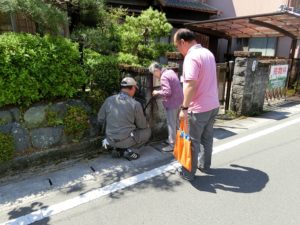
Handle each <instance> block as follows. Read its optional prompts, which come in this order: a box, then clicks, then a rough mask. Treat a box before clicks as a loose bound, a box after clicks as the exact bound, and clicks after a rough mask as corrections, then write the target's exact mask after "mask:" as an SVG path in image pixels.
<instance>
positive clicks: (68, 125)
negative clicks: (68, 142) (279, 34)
mask: <svg viewBox="0 0 300 225" xmlns="http://www.w3.org/2000/svg"><path fill="white" fill-rule="evenodd" d="M63 123H64V129H65V132H66V134H67V135H69V136H73V137H74V138H75V139H77V140H78V139H81V138H82V137H83V134H84V132H85V131H86V130H87V129H88V128H89V117H88V114H87V112H86V111H85V110H84V109H83V108H81V107H78V106H70V107H69V108H68V111H67V114H66V117H65V118H64V122H63Z"/></svg>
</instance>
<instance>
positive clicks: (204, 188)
mask: <svg viewBox="0 0 300 225" xmlns="http://www.w3.org/2000/svg"><path fill="white" fill-rule="evenodd" d="M299 118H300V115H299V114H298V115H296V116H293V117H291V118H288V119H283V120H280V121H275V122H273V123H272V124H269V125H267V126H266V127H261V128H259V130H257V129H255V130H251V131H249V132H245V133H243V134H241V135H236V136H234V137H231V138H228V139H226V140H224V141H220V142H217V145H216V146H218V145H224V144H226V143H237V142H239V140H243V138H244V139H245V137H247V136H249V135H254V134H257V133H258V132H263V130H266V129H268V130H270V128H271V130H272V129H273V128H274V127H276V126H278V125H281V124H286V123H291V124H292V123H293V121H296V120H298V122H297V123H295V124H293V125H289V126H286V127H284V128H280V129H278V130H276V131H274V132H272V133H270V132H269V134H266V135H262V136H261V137H256V138H253V139H252V140H248V141H244V142H243V141H242V142H240V144H239V145H237V146H235V147H232V148H230V149H228V150H226V151H222V152H219V153H217V154H215V155H214V156H213V169H212V171H211V173H210V174H203V173H200V172H198V173H197V177H196V179H195V181H193V182H192V183H190V182H186V181H184V180H182V179H181V178H179V177H178V176H177V175H176V174H175V173H174V171H173V170H171V171H169V172H166V173H163V174H161V175H159V176H156V177H154V178H151V179H148V180H145V181H143V182H141V183H138V184H135V185H131V186H129V187H127V188H125V189H123V190H119V191H116V192H113V193H111V194H110V195H107V196H104V197H100V198H97V199H95V200H92V201H90V202H88V203H86V204H82V205H79V206H77V207H74V208H71V209H69V210H66V211H64V212H62V213H59V214H56V215H54V216H51V217H49V218H46V219H43V220H41V221H39V222H35V223H34V224H43V225H45V224H53V225H71V224H72V225H74V224H76V225H77V224H78V225H79V224H80V225H101V224H105V225H115V224H116V225H123V224H124V225H127V224H128V225H135V224H137V225H141V224H155V225H160V224H161V225H167V224H172V225H174V224H178V225H179V224H180V225H189V224H197V225H198V224H210V225H215V224H221V225H227V224H228V225H229V224H230V225H235V224H236V225H260V224H262V225H269V224H272V225H277V224H278V225H290V224H300V213H299V212H300V211H299V206H300V194H299V192H300V174H299V171H300V123H299ZM274 129H275V128H274Z"/></svg>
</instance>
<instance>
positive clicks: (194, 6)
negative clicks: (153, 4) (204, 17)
mask: <svg viewBox="0 0 300 225" xmlns="http://www.w3.org/2000/svg"><path fill="white" fill-rule="evenodd" d="M159 2H160V3H161V4H162V6H167V7H176V8H185V9H190V10H196V11H204V12H210V13H217V12H218V9H216V8H214V7H212V6H210V5H208V4H206V3H202V2H201V0H159Z"/></svg>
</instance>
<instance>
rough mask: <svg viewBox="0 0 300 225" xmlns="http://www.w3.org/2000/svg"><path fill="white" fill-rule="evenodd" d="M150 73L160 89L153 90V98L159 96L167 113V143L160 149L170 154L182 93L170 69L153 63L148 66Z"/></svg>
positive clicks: (176, 77)
mask: <svg viewBox="0 0 300 225" xmlns="http://www.w3.org/2000/svg"><path fill="white" fill-rule="evenodd" d="M149 71H150V73H152V74H153V76H154V77H156V78H157V79H160V84H161V89H160V90H154V91H153V93H152V94H153V96H161V97H162V98H163V105H164V107H165V109H166V113H167V125H168V134H169V136H168V143H169V145H168V146H167V147H164V148H162V151H164V152H170V151H173V149H174V143H175V139H176V130H177V128H178V127H179V117H178V115H179V109H180V106H181V105H182V102H183V91H182V87H181V84H180V81H179V79H178V76H177V74H176V73H175V72H174V71H173V70H171V69H165V68H162V66H161V65H160V64H159V63H157V62H154V63H152V64H151V65H150V66H149Z"/></svg>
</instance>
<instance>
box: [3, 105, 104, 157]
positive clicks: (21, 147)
mask: <svg viewBox="0 0 300 225" xmlns="http://www.w3.org/2000/svg"><path fill="white" fill-rule="evenodd" d="M72 106H77V107H80V108H81V109H83V110H84V111H85V112H86V114H87V115H88V117H89V121H88V124H89V127H88V128H87V130H85V131H84V132H83V135H82V137H81V138H80V140H74V137H73V136H72V134H70V135H68V134H67V133H66V132H65V129H64V124H63V120H64V118H65V115H66V113H67V111H68V109H69V108H70V107H72ZM49 112H55V113H56V114H55V115H57V118H56V119H57V120H61V121H62V124H61V125H57V126H49V120H48V113H49ZM0 121H1V123H0V132H1V133H5V134H10V135H11V136H12V137H13V140H14V144H15V146H14V147H15V154H14V155H16V156H20V155H23V154H24V153H26V154H27V153H28V152H36V151H41V150H45V149H49V148H53V147H57V146H62V145H66V144H71V143H73V142H74V141H75V142H79V141H82V140H87V139H89V138H94V137H97V136H98V135H99V131H100V128H99V127H98V125H97V118H96V115H92V114H91V107H90V106H89V105H88V104H87V103H85V102H84V101H81V100H69V101H65V102H57V103H53V104H39V105H35V106H32V107H30V108H28V109H26V110H24V111H22V109H20V108H16V107H15V108H9V109H0Z"/></svg>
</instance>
